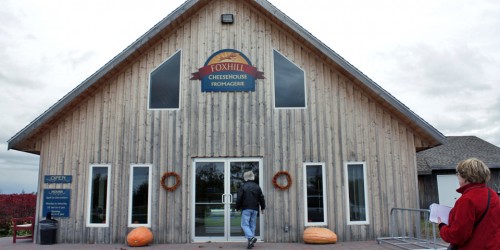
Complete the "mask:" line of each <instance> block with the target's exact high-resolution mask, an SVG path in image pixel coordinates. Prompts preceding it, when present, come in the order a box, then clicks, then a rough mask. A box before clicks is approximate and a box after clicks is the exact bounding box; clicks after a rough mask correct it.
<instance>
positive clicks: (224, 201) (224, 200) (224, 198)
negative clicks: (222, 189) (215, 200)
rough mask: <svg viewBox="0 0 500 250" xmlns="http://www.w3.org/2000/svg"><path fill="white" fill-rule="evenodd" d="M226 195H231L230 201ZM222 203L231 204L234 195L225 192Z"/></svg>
mask: <svg viewBox="0 0 500 250" xmlns="http://www.w3.org/2000/svg"><path fill="white" fill-rule="evenodd" d="M226 196H229V203H228V202H227V201H226ZM221 200H222V204H231V203H233V195H232V194H223V195H221Z"/></svg>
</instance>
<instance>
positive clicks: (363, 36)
mask: <svg viewBox="0 0 500 250" xmlns="http://www.w3.org/2000/svg"><path fill="white" fill-rule="evenodd" d="M183 2H184V0H143V1H137V0H99V1H97V0H85V1H81V0H44V1H40V0H0V23H1V24H0V114H1V116H2V118H1V119H0V193H4V194H9V193H20V192H22V191H24V192H35V191H36V189H37V182H38V164H39V162H38V160H39V157H38V156H35V155H31V154H28V153H23V152H18V151H14V150H10V151H7V141H8V140H9V139H10V138H11V137H12V136H14V135H15V134H16V133H17V132H19V131H20V130H21V129H23V128H24V127H25V126H27V125H28V124H29V123H30V122H31V121H33V120H34V119H35V118H37V117H38V116H39V115H41V114H42V113H43V112H44V111H46V110H47V109H48V108H49V107H50V106H51V105H53V104H54V103H55V102H57V101H58V100H59V99H61V98H62V97H63V96H64V95H65V94H67V93H68V92H69V91H71V90H72V89H73V88H75V87H76V86H77V85H78V84H80V83H81V82H83V81H84V80H85V79H86V78H87V77H89V76H90V75H91V74H93V73H94V72H96V71H97V70H98V69H99V68H100V67H102V66H103V65H104V64H105V63H107V62H108V61H110V60H111V59H112V58H113V57H114V56H116V55H117V54H118V53H120V52H121V51H122V50H123V49H125V48H126V47H127V46H128V45H130V44H131V43H133V42H134V41H135V40H136V39H137V38H139V37H140V36H141V35H142V34H144V33H145V32H147V31H148V30H149V29H150V28H151V27H153V26H154V25H155V24H156V23H158V22H159V21H160V20H161V19H162V18H164V17H165V16H167V15H168V14H170V13H171V12H172V11H173V10H174V9H175V8H177V7H178V6H180V5H181V4H182V3H183ZM270 2H271V3H272V4H274V5H275V6H276V7H277V8H278V9H280V10H281V11H283V12H284V13H285V14H287V15H288V16H289V17H291V18H292V19H293V20H295V21H296V22H297V23H299V24H300V25H302V27H304V28H305V29H306V30H308V31H309V32H310V33H311V34H313V35H314V36H316V37H317V38H318V39H319V40H321V41H322V42H323V43H324V44H326V45H327V46H328V47H330V48H331V49H333V50H334V51H335V52H337V53H338V54H340V55H341V56H342V57H344V58H345V59H346V60H347V61H349V62H350V63H351V64H352V65H354V66H355V67H356V68H358V69H359V70H360V71H361V72H363V73H364V74H365V75H367V76H368V77H369V78H371V79H372V80H374V81H375V82H376V83H378V84H379V85H380V86H381V87H382V88H384V89H385V90H387V91H388V92H389V93H391V94H392V95H393V96H395V97H396V98H397V99H398V100H400V101H401V102H402V103H403V104H405V105H406V106H408V107H409V108H410V109H411V110H413V111H414V112H415V113H416V114H417V115H419V116H420V117H422V118H423V119H424V120H426V121H427V122H428V123H430V124H431V125H432V126H434V127H435V128H436V129H438V130H439V131H441V132H442V133H443V134H444V135H447V136H449V135H474V136H478V137H480V138H482V139H484V140H486V141H488V142H490V143H492V144H495V145H497V146H500V1H497V0H378V1H373V0H341V1H339V0H309V1H303V0H270ZM305 3H306V4H305ZM305 5H307V6H305ZM214 52H215V51H214ZM257 67H259V66H258V65H257Z"/></svg>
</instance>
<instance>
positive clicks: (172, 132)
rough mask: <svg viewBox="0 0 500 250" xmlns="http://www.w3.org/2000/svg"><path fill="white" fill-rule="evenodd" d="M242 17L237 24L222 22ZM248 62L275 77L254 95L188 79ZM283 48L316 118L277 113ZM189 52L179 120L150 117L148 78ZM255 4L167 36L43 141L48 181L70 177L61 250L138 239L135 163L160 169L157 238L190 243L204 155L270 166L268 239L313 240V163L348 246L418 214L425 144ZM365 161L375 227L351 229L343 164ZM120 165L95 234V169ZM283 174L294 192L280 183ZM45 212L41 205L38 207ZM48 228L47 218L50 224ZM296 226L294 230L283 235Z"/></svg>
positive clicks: (196, 20) (220, 4)
mask: <svg viewBox="0 0 500 250" xmlns="http://www.w3.org/2000/svg"><path fill="white" fill-rule="evenodd" d="M222 13H233V14H235V18H236V21H235V23H234V24H233V25H221V24H220V14H222ZM227 48H232V49H236V50H239V51H241V52H243V53H244V54H245V55H246V56H247V57H248V58H249V59H250V60H251V61H252V63H253V65H254V66H256V67H257V68H258V69H259V70H262V71H264V75H265V77H266V79H264V80H257V81H256V91H255V92H214V93H210V92H201V87H200V82H199V81H191V80H189V78H190V76H191V73H192V72H195V71H197V70H198V68H199V67H201V66H203V64H204V63H205V60H206V59H207V58H208V57H209V56H210V55H211V54H212V53H214V52H216V51H218V50H221V49H227ZM273 49H276V50H278V51H279V52H280V53H282V54H283V55H285V56H286V57H287V58H288V59H290V60H291V61H293V62H294V63H295V64H297V65H298V66H299V67H301V68H302V69H304V70H305V72H306V77H307V78H306V84H307V86H306V87H307V90H306V93H307V109H274V108H273V91H274V89H273V85H272V79H273V67H272V51H273ZM179 50H181V53H182V60H181V63H182V67H181V71H182V72H181V108H180V110H176V111H172V110H148V109H147V98H148V82H149V73H150V72H151V71H152V70H153V69H154V68H155V67H157V66H158V65H160V64H161V63H162V62H163V61H165V60H166V59H167V58H169V57H170V56H172V55H173V54H174V53H175V52H176V51H179ZM320 58H322V57H320V56H318V55H317V54H316V52H314V51H312V50H311V49H310V48H309V47H307V46H304V45H303V44H302V43H301V42H300V41H298V40H297V39H296V38H294V37H293V36H292V35H291V34H289V33H287V32H286V31H284V30H283V29H282V28H280V27H279V26H278V25H276V24H275V23H273V22H272V21H271V20H270V19H268V18H267V17H264V16H262V15H261V14H259V13H258V12H257V11H256V10H255V9H254V8H253V7H250V6H249V5H248V4H247V3H246V2H244V1H229V0H216V1H211V2H210V3H209V4H208V5H206V6H205V7H204V8H202V9H201V10H199V11H198V12H196V13H194V15H193V16H192V18H191V19H189V20H186V21H185V22H183V23H182V24H180V25H179V26H178V29H177V30H175V31H172V32H170V33H168V34H165V35H164V37H163V39H161V40H160V41H159V42H157V43H156V44H155V45H154V46H153V47H151V48H150V49H149V50H146V51H144V53H143V54H142V56H140V57H138V58H137V59H135V60H134V61H133V62H131V63H130V64H129V65H128V66H127V67H125V68H123V69H121V70H120V71H118V73H117V74H116V75H115V76H114V77H113V78H111V79H109V80H108V81H107V82H106V83H105V84H104V85H103V87H101V88H100V89H98V90H97V91H96V92H95V93H94V94H92V95H90V96H88V98H87V99H85V100H84V101H82V102H81V104H80V105H78V107H76V108H74V109H73V110H71V111H70V112H68V115H67V116H66V117H64V118H63V119H60V120H59V121H58V122H57V123H56V124H54V125H53V126H52V128H51V129H50V130H49V131H47V132H46V133H45V134H43V136H42V137H41V160H40V161H41V170H40V178H42V176H44V175H49V174H57V175H59V174H69V175H72V176H73V183H71V184H57V185H54V184H50V185H48V184H43V183H40V189H39V190H40V191H42V190H43V189H44V188H68V186H70V188H71V189H72V192H71V197H72V198H71V207H70V208H71V211H70V213H71V216H70V218H61V219H60V220H59V221H60V230H59V231H58V234H59V239H61V243H63V242H64V243H65V242H70V243H112V242H118V243H120V242H124V241H125V237H126V234H127V232H128V231H129V230H130V228H127V218H128V201H129V197H128V194H129V188H130V187H129V174H130V173H129V172H130V164H133V163H145V164H152V166H153V170H152V172H153V183H152V190H153V195H152V211H151V213H152V231H153V233H154V235H155V237H154V238H155V242H156V243H181V242H189V241H190V240H191V237H192V232H190V223H191V220H192V219H193V218H191V215H190V214H191V212H190V211H191V209H192V204H191V203H190V201H191V199H190V198H191V196H192V195H193V194H192V193H191V189H190V185H191V176H190V173H191V172H190V168H191V163H192V158H193V157H228V156H230V157H262V158H263V164H264V166H263V168H264V171H263V174H262V176H263V181H264V182H265V187H266V188H265V190H264V192H265V196H266V199H267V203H268V209H267V211H268V212H267V213H266V214H265V232H264V235H263V237H264V239H265V240H266V241H270V242H297V241H301V240H302V238H301V237H302V232H303V230H304V212H305V208H304V207H303V204H304V203H303V201H304V200H303V199H304V191H303V189H302V182H303V180H304V177H303V176H302V175H303V174H302V173H303V170H302V167H303V165H302V164H303V163H304V162H324V163H325V169H326V170H325V174H326V180H327V184H326V190H327V196H328V198H327V200H328V227H329V228H330V229H332V230H333V231H335V232H336V233H337V234H338V237H339V239H340V240H342V241H345V240H365V239H374V238H375V237H377V236H386V235H387V234H388V222H389V211H390V209H391V208H393V207H405V208H416V207H418V205H419V204H418V201H417V197H418V196H417V176H416V174H417V170H416V162H415V146H416V145H417V144H419V145H422V144H424V145H425V141H423V140H421V139H420V138H418V137H417V136H416V135H415V134H414V132H413V131H412V130H411V129H409V128H408V127H407V126H405V125H404V123H403V122H402V121H400V120H398V119H397V118H396V117H395V116H394V115H393V114H391V113H389V112H388V111H386V110H385V109H384V108H383V107H382V106H381V105H380V104H379V103H377V102H376V101H374V100H373V99H372V98H370V97H369V96H368V95H367V94H366V93H364V92H362V91H361V90H360V89H359V88H358V87H356V85H355V84H354V83H353V82H351V81H350V80H349V79H347V78H346V77H345V76H343V75H342V74H341V73H339V72H338V71H336V70H335V67H334V65H333V63H332V62H329V61H324V60H323V59H320ZM349 161H363V162H366V169H367V176H368V179H367V182H366V184H367V186H368V188H367V189H368V192H369V196H368V197H369V199H368V201H367V202H368V203H369V207H370V210H369V215H370V217H369V221H370V223H369V224H368V225H349V226H348V225H347V223H346V222H347V217H348V214H346V206H345V204H346V202H347V201H346V197H345V186H346V183H345V182H344V179H343V176H344V164H345V163H346V162H349ZM96 163H101V164H111V178H110V181H109V185H111V192H110V193H109V195H110V201H111V204H110V213H109V214H110V218H109V220H110V221H109V223H110V227H107V228H94V227H87V226H86V225H85V222H86V216H87V215H86V208H87V205H88V204H87V196H88V193H87V192H88V191H87V188H88V187H87V185H88V184H87V183H88V178H89V176H88V172H89V171H88V170H89V166H90V164H96ZM279 170H286V171H289V172H290V174H291V176H292V178H293V185H292V186H291V188H290V189H289V190H287V191H278V190H276V189H274V188H273V186H272V184H271V179H272V176H273V175H274V174H275V173H276V172H277V171H279ZM167 171H175V172H177V173H179V174H180V175H181V176H182V185H181V187H180V188H179V189H178V190H177V191H175V192H166V191H165V190H163V189H162V188H161V186H160V184H159V180H160V178H161V176H162V174H163V173H164V172H167ZM39 202H41V198H39ZM40 219H41V218H40ZM285 225H289V227H290V231H289V232H285V231H284V230H283V228H284V226H285Z"/></svg>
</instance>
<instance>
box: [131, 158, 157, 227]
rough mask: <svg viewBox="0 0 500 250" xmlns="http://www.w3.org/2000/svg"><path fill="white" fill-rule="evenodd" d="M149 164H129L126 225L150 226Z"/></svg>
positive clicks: (150, 184) (150, 176) (150, 174)
mask: <svg viewBox="0 0 500 250" xmlns="http://www.w3.org/2000/svg"><path fill="white" fill-rule="evenodd" d="M151 169H152V168H151V165H149V164H142V165H139V164H134V165H130V185H129V196H128V197H129V202H128V204H129V205H128V226H129V227H138V226H146V227H151V186H152V182H151V178H152V173H151Z"/></svg>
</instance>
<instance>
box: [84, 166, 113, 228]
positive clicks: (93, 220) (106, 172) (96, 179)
mask: <svg viewBox="0 0 500 250" xmlns="http://www.w3.org/2000/svg"><path fill="white" fill-rule="evenodd" d="M88 179H89V182H88V201H87V226H88V227H108V226H109V189H110V186H111V185H110V180H111V165H109V164H93V165H90V168H89V178H88Z"/></svg>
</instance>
